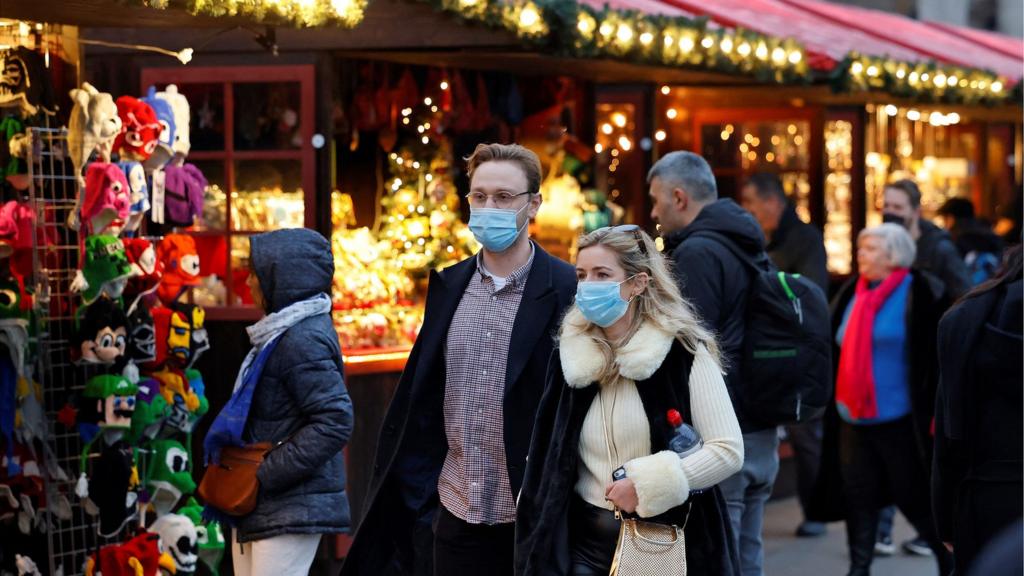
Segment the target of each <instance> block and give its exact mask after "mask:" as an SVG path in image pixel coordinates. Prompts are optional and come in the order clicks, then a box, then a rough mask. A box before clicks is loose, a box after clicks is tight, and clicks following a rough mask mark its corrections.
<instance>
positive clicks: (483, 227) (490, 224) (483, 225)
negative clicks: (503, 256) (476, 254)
mask: <svg viewBox="0 0 1024 576" xmlns="http://www.w3.org/2000/svg"><path fill="white" fill-rule="evenodd" d="M529 205H530V203H529V202H527V203H526V204H524V205H523V206H522V207H521V208H519V209H518V210H513V209H511V208H473V207H472V206H470V208H469V211H470V216H469V229H470V230H471V231H472V232H473V236H476V239H477V242H480V243H481V244H483V246H484V248H486V249H487V250H489V251H491V252H504V251H505V250H508V248H509V246H511V245H512V244H514V243H515V241H516V238H519V235H520V234H521V233H522V232H523V229H525V228H526V225H525V224H524V225H523V226H522V227H520V226H519V222H518V219H519V214H520V213H521V212H522V211H523V210H525V209H526V207H527V206H529Z"/></svg>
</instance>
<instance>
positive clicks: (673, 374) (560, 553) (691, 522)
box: [516, 340, 740, 576]
mask: <svg viewBox="0 0 1024 576" xmlns="http://www.w3.org/2000/svg"><path fill="white" fill-rule="evenodd" d="M692 365H693V355H692V354H690V353H689V352H688V351H687V350H686V349H685V348H684V347H683V345H682V344H680V343H679V341H678V340H676V341H674V342H673V344H672V348H671V350H670V351H669V352H668V354H667V355H666V356H665V359H664V360H663V361H662V363H661V365H660V367H658V369H657V370H656V371H655V372H654V373H653V374H652V375H651V376H650V377H649V378H647V379H646V380H643V381H639V382H636V389H637V392H639V394H640V400H641V402H642V403H643V406H644V412H645V413H646V414H647V420H648V422H649V423H650V431H651V453H652V454H654V453H657V452H659V451H662V450H668V449H669V448H668V441H669V439H670V438H671V437H672V433H673V431H672V428H671V427H670V426H669V424H668V422H667V420H666V418H665V414H666V412H667V411H668V410H669V409H670V408H675V409H677V410H679V412H680V413H681V414H682V415H683V420H684V421H686V422H693V419H692V417H691V412H690V387H689V376H690V368H691V367H692ZM548 366H549V368H548V383H547V387H546V388H547V391H546V392H545V394H544V399H543V400H542V401H541V406H540V409H539V411H538V414H537V424H536V429H535V433H534V441H533V445H532V446H531V448H530V461H529V462H530V465H529V466H528V467H527V470H526V478H525V479H524V480H523V491H522V493H521V494H520V496H519V503H518V508H517V510H518V517H517V519H516V575H517V576H571V574H570V570H571V568H570V543H569V502H570V501H571V500H572V499H573V498H575V497H576V496H575V490H574V489H575V486H576V480H577V465H578V462H579V442H580V433H581V431H582V429H583V421H584V419H585V418H586V416H587V413H588V412H589V410H590V407H591V404H592V403H593V402H594V399H595V398H596V397H597V391H598V389H599V387H598V385H597V384H591V385H589V386H585V387H582V388H580V387H571V386H569V385H568V384H567V382H566V379H565V376H564V374H563V371H562V365H561V363H560V362H559V355H558V352H557V350H556V351H555V353H553V354H552V356H551V362H550V363H549V365H548ZM609 481H610V479H609ZM688 510H689V518H688V519H687V511H688ZM728 519H729V513H728V510H727V509H726V506H725V500H724V499H723V498H722V495H721V492H720V490H719V489H718V487H717V486H714V487H712V488H711V489H709V490H705V491H704V492H703V493H701V494H696V495H692V496H691V497H690V499H689V500H688V502H686V503H683V504H682V505H681V506H677V507H676V508H673V509H671V510H669V511H668V512H666V513H664V514H662V515H661V516H658V517H656V518H652V519H651V520H652V521H658V522H665V523H671V524H675V525H677V526H683V525H684V523H685V526H686V528H685V534H686V559H687V568H688V570H689V573H691V574H715V575H716V576H717V575H723V576H730V575H738V574H739V573H740V572H739V564H738V557H737V553H736V550H735V546H734V544H733V542H734V541H733V538H732V532H731V528H730V524H729V520H728Z"/></svg>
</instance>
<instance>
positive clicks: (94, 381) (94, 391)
mask: <svg viewBox="0 0 1024 576" xmlns="http://www.w3.org/2000/svg"><path fill="white" fill-rule="evenodd" d="M138 393H139V387H138V386H136V385H135V384H132V383H131V381H130V380H128V379H127V378H125V377H124V376H120V375H117V374H102V375H100V376H93V377H92V378H90V379H89V381H88V382H86V384H85V390H84V391H83V392H82V397H84V398H89V399H95V400H96V412H97V414H98V416H99V420H98V421H97V422H96V423H97V424H98V425H99V427H100V428H102V429H108V428H114V429H123V430H128V429H129V428H131V426H132V416H133V415H134V413H135V395H136V394H138Z"/></svg>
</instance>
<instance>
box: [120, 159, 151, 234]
mask: <svg viewBox="0 0 1024 576" xmlns="http://www.w3.org/2000/svg"><path fill="white" fill-rule="evenodd" d="M117 166H118V168H120V169H121V171H122V172H124V176H125V179H127V180H128V189H129V190H130V191H131V199H132V205H131V207H129V208H128V220H127V221H126V222H125V224H124V229H125V231H126V232H130V233H134V232H136V231H138V229H139V227H140V226H142V221H143V220H144V219H145V216H146V212H149V208H150V204H149V185H148V184H147V182H146V170H145V169H144V168H143V167H142V164H139V163H138V162H118V163H117Z"/></svg>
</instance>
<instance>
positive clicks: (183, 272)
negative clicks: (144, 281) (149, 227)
mask: <svg viewBox="0 0 1024 576" xmlns="http://www.w3.org/2000/svg"><path fill="white" fill-rule="evenodd" d="M156 257H157V260H159V261H160V264H161V265H162V266H163V271H164V276H163V279H162V280H161V281H160V287H159V288H158V289H157V296H158V297H159V298H160V301H161V302H163V303H164V306H170V305H172V304H173V303H174V302H175V301H177V299H178V297H179V296H181V293H182V292H183V291H184V290H185V288H186V287H188V286H198V285H199V253H198V252H197V251H196V241H195V239H194V238H192V237H191V236H188V235H186V234H168V235H167V236H164V239H163V240H161V241H160V244H159V245H158V246H157V249H156Z"/></svg>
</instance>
